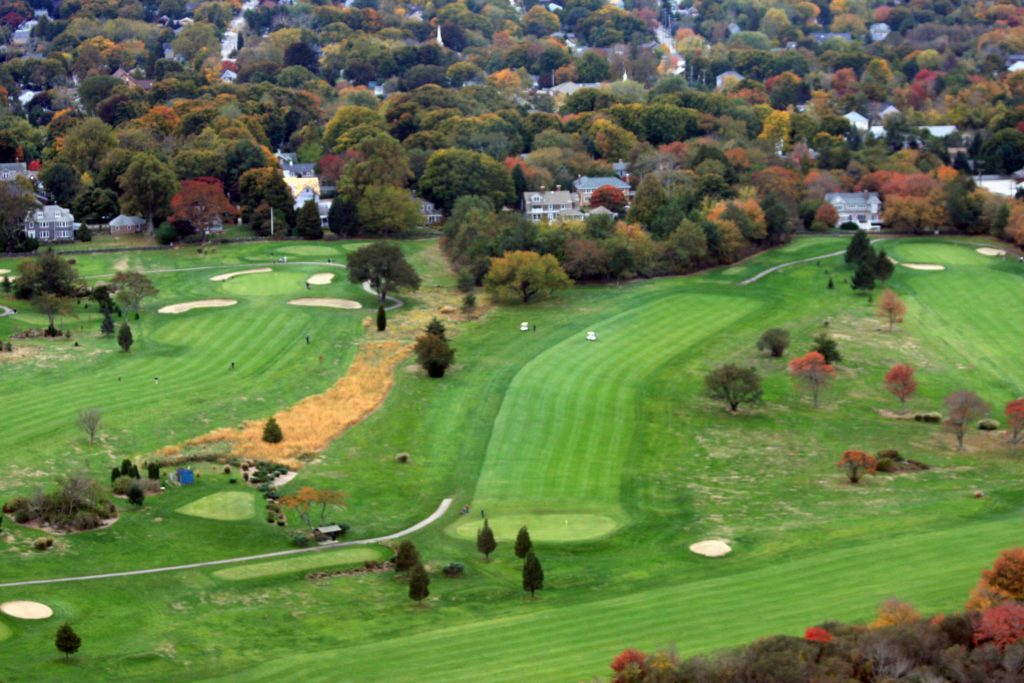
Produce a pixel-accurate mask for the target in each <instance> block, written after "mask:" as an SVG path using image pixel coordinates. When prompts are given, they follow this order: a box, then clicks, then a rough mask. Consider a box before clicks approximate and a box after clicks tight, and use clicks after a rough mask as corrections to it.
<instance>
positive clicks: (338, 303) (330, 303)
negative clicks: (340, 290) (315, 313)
mask: <svg viewBox="0 0 1024 683" xmlns="http://www.w3.org/2000/svg"><path fill="white" fill-rule="evenodd" d="M288 303H290V304H291V305H292V306H318V307H320V308H343V309H345V310H347V311H355V310H357V309H360V308H362V307H363V305H362V304H360V303H359V302H358V301H350V300H349V299H292V300H291V301H289V302H288Z"/></svg>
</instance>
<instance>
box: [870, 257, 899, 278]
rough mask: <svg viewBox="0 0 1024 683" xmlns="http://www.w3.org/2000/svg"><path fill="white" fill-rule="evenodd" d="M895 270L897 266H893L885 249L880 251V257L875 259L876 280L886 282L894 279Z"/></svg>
mask: <svg viewBox="0 0 1024 683" xmlns="http://www.w3.org/2000/svg"><path fill="white" fill-rule="evenodd" d="M894 268H895V266H893V264H892V259H891V258H889V255H888V254H886V253H885V249H879V250H878V257H877V258H876V259H875V267H874V275H875V279H876V280H881V281H882V282H885V281H886V280H888V279H889V278H891V277H892V273H893V270H894Z"/></svg>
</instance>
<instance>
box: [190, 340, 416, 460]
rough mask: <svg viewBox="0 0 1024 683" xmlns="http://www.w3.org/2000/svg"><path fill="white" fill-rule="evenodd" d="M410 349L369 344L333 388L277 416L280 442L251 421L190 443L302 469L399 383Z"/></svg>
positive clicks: (386, 343)
mask: <svg viewBox="0 0 1024 683" xmlns="http://www.w3.org/2000/svg"><path fill="white" fill-rule="evenodd" d="M411 350H412V349H411V347H410V346H408V345H406V344H402V343H400V342H397V341H378V342H371V343H367V344H364V345H363V346H362V347H361V348H360V349H359V353H358V354H357V355H356V358H355V360H354V361H352V365H351V366H350V367H349V370H348V373H346V374H345V376H344V377H342V378H341V379H340V380H338V382H337V383H335V385H334V386H332V387H331V388H330V389H328V390H327V391H325V392H324V393H322V394H316V395H314V396H308V397H306V398H304V399H302V400H301V401H299V402H298V403H296V404H295V405H294V406H292V407H290V408H287V409H285V410H283V411H281V412H279V413H277V414H275V415H274V418H275V419H276V420H277V423H278V424H279V425H281V431H283V432H284V441H282V442H281V443H277V444H269V443H266V442H264V441H263V426H264V421H263V420H251V421H249V422H246V423H245V424H244V425H243V426H242V427H241V428H240V429H236V428H232V427H225V428H222V429H216V430H214V431H212V432H210V433H209V434H205V435H203V436H200V437H198V438H196V439H192V440H191V441H188V442H186V445H187V446H195V445H201V444H210V443H214V442H228V443H230V444H231V454H232V455H234V456H238V457H249V458H253V459H256V460H265V461H269V462H276V463H280V464H282V465H285V466H286V467H290V468H297V467H299V466H301V462H300V460H301V458H303V457H305V456H308V455H311V454H314V453H318V452H319V451H322V450H323V449H324V448H326V447H327V446H328V445H329V444H330V443H331V442H332V441H333V440H334V439H337V438H338V437H339V436H341V434H342V433H343V432H344V431H345V430H346V429H348V428H349V427H351V426H352V425H354V424H356V423H358V422H359V421H360V420H362V419H364V418H365V417H367V416H368V415H369V414H370V413H372V412H373V411H374V410H376V409H377V408H378V407H379V406H380V405H381V404H382V403H383V402H384V399H385V398H386V397H387V395H388V392H390V391H391V387H392V385H393V384H394V382H395V379H394V370H395V368H396V367H397V366H398V364H399V363H401V362H402V361H403V360H405V358H406V357H407V356H408V355H409V352H410V351H411Z"/></svg>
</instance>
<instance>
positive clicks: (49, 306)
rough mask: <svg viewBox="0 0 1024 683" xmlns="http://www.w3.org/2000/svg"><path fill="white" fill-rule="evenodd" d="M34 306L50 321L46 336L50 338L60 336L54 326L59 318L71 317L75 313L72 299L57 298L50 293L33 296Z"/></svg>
mask: <svg viewBox="0 0 1024 683" xmlns="http://www.w3.org/2000/svg"><path fill="white" fill-rule="evenodd" d="M32 306H33V307H34V308H35V309H36V310H37V311H39V312H40V313H42V314H43V315H45V316H46V318H47V320H49V325H48V326H47V328H46V334H47V336H49V337H56V336H57V335H58V334H59V333H58V331H57V327H56V326H55V324H54V321H55V320H56V318H57V316H58V315H69V314H70V313H72V312H73V311H74V309H73V308H72V307H71V299H70V298H68V297H63V296H57V295H56V294H51V293H50V292H40V293H38V294H36V295H35V296H33V297H32Z"/></svg>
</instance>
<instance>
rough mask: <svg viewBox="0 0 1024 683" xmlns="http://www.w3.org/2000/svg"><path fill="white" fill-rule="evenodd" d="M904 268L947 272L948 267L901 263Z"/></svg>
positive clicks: (934, 264)
mask: <svg viewBox="0 0 1024 683" xmlns="http://www.w3.org/2000/svg"><path fill="white" fill-rule="evenodd" d="M900 265H901V266H903V267H904V268H910V269H911V270H945V269H946V266H940V265H939V264H937V263H901V264H900Z"/></svg>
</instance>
